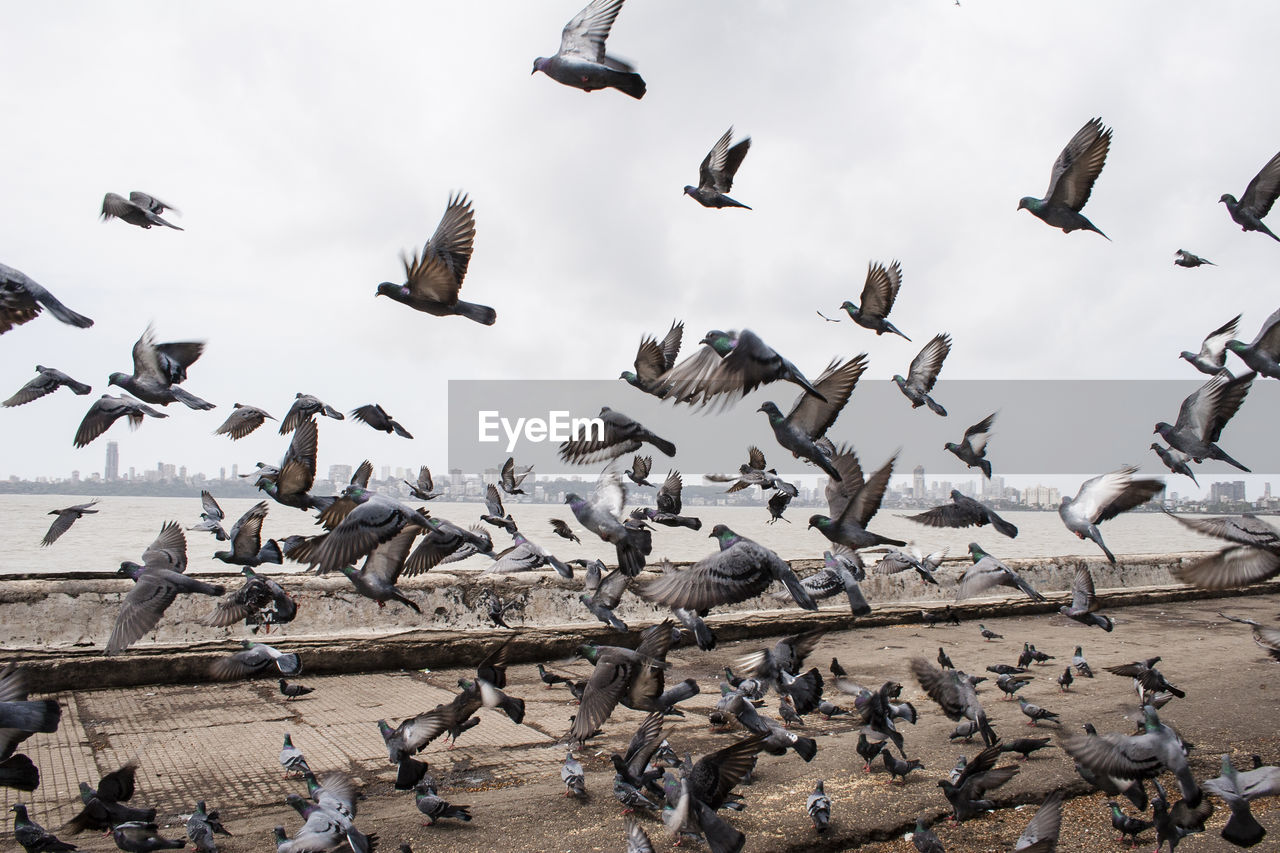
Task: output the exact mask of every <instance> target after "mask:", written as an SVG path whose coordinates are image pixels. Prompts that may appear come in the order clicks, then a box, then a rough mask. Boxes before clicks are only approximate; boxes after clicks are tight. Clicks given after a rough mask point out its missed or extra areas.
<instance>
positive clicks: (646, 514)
mask: <svg viewBox="0 0 1280 853" xmlns="http://www.w3.org/2000/svg"><path fill="white" fill-rule="evenodd" d="M683 491H684V479H683V478H682V477H681V476H680V472H679V471H676V470H670V471H667V478H666V479H665V480H663V481H662V486H661V487H660V488H659V489H658V494H657V497H656V498H655V502H656V503H657V508H656V509H650V508H648V507H637V508H636V509H634V510H632V511H631V517H632V518H644V519H646V520H648V521H652V522H653V523H654V524H661V525H663V526H665V527H686V528H688V529H689V530H701V529H702V519H700V518H694V517H692V516H685V515H681V514H680V511H681V510H682V509H684V502H683V501H682V500H681V493H682V492H683Z"/></svg>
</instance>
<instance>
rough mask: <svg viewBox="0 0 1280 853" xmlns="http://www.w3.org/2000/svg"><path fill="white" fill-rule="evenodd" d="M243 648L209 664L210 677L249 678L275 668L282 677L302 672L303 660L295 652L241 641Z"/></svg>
mask: <svg viewBox="0 0 1280 853" xmlns="http://www.w3.org/2000/svg"><path fill="white" fill-rule="evenodd" d="M240 645H241V646H242V648H241V649H240V651H238V652H233V653H232V654H230V655H228V656H227V657H224V658H218V659H216V660H214V661H213V663H211V664H209V677H210V678H213V679H215V680H217V681H231V680H232V679H236V678H249V677H251V676H254V675H258V674H260V673H262V672H266V671H267V670H268V669H271V668H272V667H273V666H274V667H275V668H276V669H277V670H279V671H280V674H281V675H297V674H298V673H300V672H302V659H301V658H299V657H298V655H297V654H295V653H293V652H282V651H280V650H279V649H277V648H274V647H273V646H268V645H266V644H265V643H253V642H250V641H249V640H241V641H240Z"/></svg>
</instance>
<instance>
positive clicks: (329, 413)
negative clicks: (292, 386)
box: [280, 391, 346, 435]
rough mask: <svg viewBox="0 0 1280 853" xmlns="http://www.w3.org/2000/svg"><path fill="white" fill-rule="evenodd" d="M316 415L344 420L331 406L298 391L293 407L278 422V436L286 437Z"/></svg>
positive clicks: (340, 413)
mask: <svg viewBox="0 0 1280 853" xmlns="http://www.w3.org/2000/svg"><path fill="white" fill-rule="evenodd" d="M316 415H324V416H325V417H327V418H333V419H334V420H338V421H342V420H346V417H345V416H344V415H343V414H342V412H339V411H338V410H337V409H335V408H334V407H333V406H330V405H329V404H328V403H325V402H324V401H322V400H320V399H319V398H318V397H313V396H311V395H310V394H303V393H302V392H301V391H299V392H298V393H297V394H295V395H294V400H293V405H292V406H290V407H289V411H287V412H285V413H284V420H282V421H281V422H280V434H281V435H288V434H289V433H291V432H293V431H294V430H295V429H297V428H298V427H300V426H301V425H302V424H303V423H305V422H306V421H309V420H311V419H312V418H314V417H315V416H316Z"/></svg>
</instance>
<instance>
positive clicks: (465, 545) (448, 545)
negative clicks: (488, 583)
mask: <svg viewBox="0 0 1280 853" xmlns="http://www.w3.org/2000/svg"><path fill="white" fill-rule="evenodd" d="M426 521H427V535H426V536H423V537H422V541H421V542H419V543H418V547H417V548H416V549H414V552H413V553H412V554H410V555H409V559H407V560H405V562H404V575H405V576H406V577H414V576H415V575H420V574H422V573H423V572H425V571H428V570H430V569H432V568H435V567H436V566H438V565H440V564H442V563H447V562H456V561H458V560H463V559H466V558H467V557H470V556H472V555H474V554H484V555H485V556H487V557H489V558H490V559H494V554H493V540H492V539H491V538H490V537H489V534H488V533H487V532H486V531H485V530H484V528H483V527H480V526H476V527H472V528H470V529H464V528H461V527H458V526H457V525H456V524H453V523H451V522H448V521H445V520H444V519H442V518H428V519H426Z"/></svg>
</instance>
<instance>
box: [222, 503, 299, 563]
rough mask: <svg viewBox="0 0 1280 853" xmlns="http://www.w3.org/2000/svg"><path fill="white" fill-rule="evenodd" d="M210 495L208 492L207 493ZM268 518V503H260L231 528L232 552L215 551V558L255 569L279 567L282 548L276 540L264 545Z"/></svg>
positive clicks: (269, 540) (229, 536) (268, 541)
mask: <svg viewBox="0 0 1280 853" xmlns="http://www.w3.org/2000/svg"><path fill="white" fill-rule="evenodd" d="M205 494H208V492H205ZM266 517H267V502H266V501H258V503H256V504H254V505H253V506H252V507H250V508H249V509H248V510H247V511H246V512H245V513H244V515H242V516H240V518H238V519H237V520H236V523H235V524H233V525H232V526H231V533H229V534H228V538H230V540H231V550H230V551H215V552H214V554H213V558H214V559H215V560H221V561H222V562H224V563H228V564H230V565H232V566H248V567H249V568H254V567H256V566H260V565H262V564H263V563H275V564H277V565H279V564H280V563H281V562H283V560H282V555H281V553H280V546H279V545H278V544H276V541H275V540H274V539H268V540H267V544H265V545H263V544H262V522H263V521H264V520H265V519H266Z"/></svg>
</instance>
